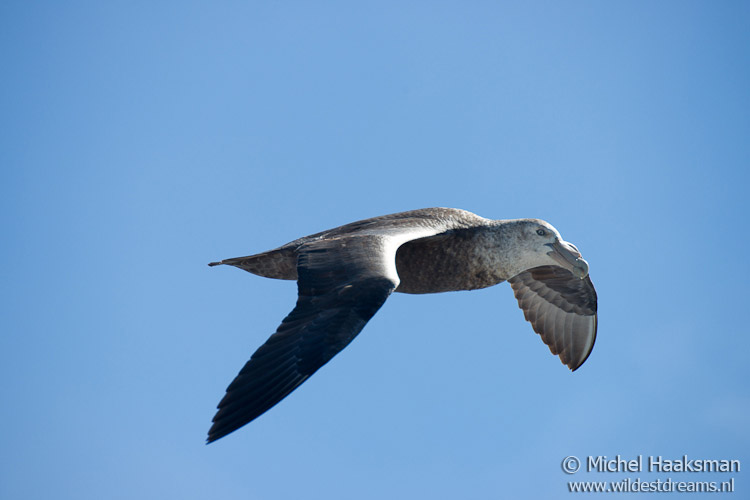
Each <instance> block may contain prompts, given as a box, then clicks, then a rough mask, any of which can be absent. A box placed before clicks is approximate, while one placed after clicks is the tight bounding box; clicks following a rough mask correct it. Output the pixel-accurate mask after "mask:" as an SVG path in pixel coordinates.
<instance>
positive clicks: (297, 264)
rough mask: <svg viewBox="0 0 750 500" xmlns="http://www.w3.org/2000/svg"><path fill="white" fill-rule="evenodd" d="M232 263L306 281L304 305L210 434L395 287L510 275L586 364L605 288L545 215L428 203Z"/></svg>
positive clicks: (224, 428) (282, 393)
mask: <svg viewBox="0 0 750 500" xmlns="http://www.w3.org/2000/svg"><path fill="white" fill-rule="evenodd" d="M221 264H226V265H230V266H234V267H238V268H240V269H243V270H245V271H248V272H251V273H253V274H257V275H259V276H263V277H266V278H276V279H285V280H296V281H297V293H298V297H297V304H296V306H295V307H294V309H293V310H292V312H290V313H289V315H288V316H287V317H286V318H284V320H283V321H282V322H281V325H279V327H278V329H277V330H276V333H274V334H273V335H271V337H269V339H268V340H267V341H266V343H265V344H263V345H262V346H260V347H259V348H258V350H257V351H255V353H254V354H253V355H252V357H251V358H250V361H248V362H247V363H246V364H245V366H244V367H243V368H242V370H240V373H239V374H238V375H237V377H236V378H235V379H234V381H232V383H231V384H230V385H229V387H228V388H227V391H226V394H225V396H224V398H223V399H222V400H221V402H220V403H219V405H218V412H217V413H216V416H214V418H213V426H212V427H211V429H210V430H209V431H208V442H209V443H210V442H212V441H216V440H217V439H219V438H221V437H223V436H226V435H227V434H229V433H230V432H232V431H235V430H237V429H239V428H240V427H242V426H243V425H245V424H247V423H249V422H251V421H252V420H254V419H255V418H257V417H259V416H260V415H262V414H263V413H265V412H266V411H268V410H269V409H270V408H271V407H273V406H274V405H275V404H276V403H278V402H279V401H281V400H282V399H283V398H285V397H286V396H287V395H289V393H291V392H292V391H293V390H294V389H296V388H297V387H299V385H300V384H302V383H303V382H304V381H305V380H307V379H308V378H309V377H310V376H311V375H312V374H313V373H315V372H316V371H317V370H318V369H319V368H320V367H321V366H323V365H324V364H326V363H327V362H328V361H329V360H330V359H331V358H332V357H334V356H335V355H336V354H338V352H339V351H341V350H342V349H343V348H344V347H346V346H347V345H348V344H349V342H351V341H352V340H353V339H354V337H356V336H357V334H358V333H359V332H360V331H361V330H362V328H363V327H364V326H365V324H366V323H367V322H368V321H369V320H370V318H372V317H373V315H374V314H375V313H376V312H377V311H378V309H380V307H381V306H382V305H383V303H384V302H385V300H386V299H387V298H388V296H390V294H391V293H392V292H402V293H413V294H422V293H438V292H449V291H457V290H475V289H479V288H486V287H489V286H492V285H496V284H498V283H501V282H503V281H508V282H509V283H510V285H511V287H512V288H513V292H514V294H515V297H516V299H517V300H518V305H519V307H520V308H521V309H522V310H523V312H524V316H525V318H526V320H528V321H529V322H530V323H531V325H532V327H533V329H534V331H535V332H536V333H538V334H539V335H540V336H541V338H542V340H543V341H544V343H545V344H547V346H548V347H549V349H550V351H552V354H556V355H558V356H559V357H560V360H561V361H562V362H563V364H565V365H567V366H568V367H569V368H570V369H571V370H576V369H577V368H578V367H580V366H581V365H582V364H583V362H584V361H586V358H588V356H589V354H590V353H591V349H592V348H593V346H594V340H595V339H596V328H597V313H596V309H597V305H596V291H595V290H594V286H593V284H592V283H591V279H590V278H589V276H588V270H589V266H588V264H587V262H586V261H585V260H583V258H582V257H581V253H580V252H579V251H578V249H577V248H576V247H575V245H573V244H571V243H568V242H566V241H564V240H563V239H562V237H561V236H560V233H559V232H558V231H557V229H555V228H554V227H552V225H550V224H549V223H547V222H545V221H543V220H540V219H510V220H491V219H485V218H483V217H480V216H478V215H475V214H473V213H471V212H467V211H465V210H459V209H454V208H425V209H421V210H412V211H408V212H401V213H396V214H391V215H384V216H380V217H374V218H371V219H365V220H362V221H358V222H352V223H350V224H346V225H344V226H340V227H337V228H334V229H329V230H328V231H323V232H320V233H316V234H313V235H310V236H305V237H304V238H300V239H297V240H294V241H292V242H290V243H287V244H286V245H283V246H281V247H279V248H276V249H274V250H269V251H268V252H263V253H259V254H256V255H250V256H248V257H237V258H233V259H226V260H222V261H220V262H212V263H210V264H209V266H217V265H221Z"/></svg>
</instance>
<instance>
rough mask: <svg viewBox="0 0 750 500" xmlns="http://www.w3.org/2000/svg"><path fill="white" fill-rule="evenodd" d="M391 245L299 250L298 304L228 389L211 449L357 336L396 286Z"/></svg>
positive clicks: (374, 242)
mask: <svg viewBox="0 0 750 500" xmlns="http://www.w3.org/2000/svg"><path fill="white" fill-rule="evenodd" d="M391 240H392V238H388V237H386V236H376V235H361V236H351V237H347V238H340V239H333V240H320V241H316V242H313V243H308V244H305V245H304V246H303V247H301V248H300V250H299V257H298V262H297V273H298V298H297V305H296V307H295V308H294V309H293V310H292V312H291V313H289V315H288V316H287V317H286V318H284V320H283V321H282V322H281V325H280V326H279V328H278V329H277V330H276V333H274V334H273V335H271V337H270V338H269V339H268V340H267V341H266V343H265V344H263V345H262V346H261V347H260V348H259V349H258V350H257V351H255V354H253V355H252V357H251V358H250V361H248V362H247V363H246V364H245V367H244V368H242V370H241V371H240V373H239V375H237V377H236V378H235V379H234V381H233V382H232V383H231V384H230V385H229V387H228V388H227V393H226V395H225V396H224V398H223V399H222V400H221V402H220V403H219V406H218V410H219V411H218V412H217V413H216V416H215V417H214V419H213V422H214V423H213V426H212V427H211V429H210V430H209V432H208V442H211V441H215V440H217V439H219V438H221V437H223V436H225V435H227V434H229V433H230V432H232V431H234V430H236V429H238V428H240V427H242V426H243V425H245V424H247V423H248V422H250V421H252V420H253V419H255V418H256V417H258V416H260V415H261V414H263V413H264V412H265V411H267V410H268V409H270V408H271V407H272V406H274V405H275V404H276V403H278V402H279V401H281V400H282V399H283V398H284V397H286V396H287V395H288V394H289V393H291V392H292V391H293V390H294V389H296V388H297V387H298V386H299V385H300V384H302V383H303V382H304V381H305V380H307V379H308V378H309V377H310V376H311V375H312V374H313V373H315V372H316V371H317V370H318V369H319V368H320V367H321V366H323V365H324V364H326V363H327V362H328V361H329V360H330V359H331V358H332V357H333V356H335V355H336V354H337V353H338V352H339V351H341V350H342V349H343V348H344V347H346V346H347V345H348V344H349V342H351V341H352V340H353V339H354V337H356V336H357V334H358V333H359V332H360V331H361V330H362V328H363V327H364V326H365V324H366V323H367V322H368V321H369V320H370V318H371V317H372V316H373V315H374V314H375V313H376V312H377V311H378V309H380V306H382V305H383V303H384V302H385V300H386V299H387V298H388V296H389V295H390V294H391V292H392V291H393V290H394V289H395V288H396V286H398V276H397V275H396V274H395V264H394V261H395V248H393V246H392V245H393V241H391Z"/></svg>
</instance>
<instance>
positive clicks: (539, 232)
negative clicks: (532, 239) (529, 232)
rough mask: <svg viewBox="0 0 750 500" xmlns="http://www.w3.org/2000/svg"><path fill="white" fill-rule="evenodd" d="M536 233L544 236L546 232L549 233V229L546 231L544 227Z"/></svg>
mask: <svg viewBox="0 0 750 500" xmlns="http://www.w3.org/2000/svg"><path fill="white" fill-rule="evenodd" d="M536 234H538V235H539V236H544V235H545V234H547V231H545V230H544V229H537V230H536Z"/></svg>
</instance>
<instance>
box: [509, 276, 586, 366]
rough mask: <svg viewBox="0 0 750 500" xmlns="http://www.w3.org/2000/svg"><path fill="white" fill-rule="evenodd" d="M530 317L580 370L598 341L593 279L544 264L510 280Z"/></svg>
mask: <svg viewBox="0 0 750 500" xmlns="http://www.w3.org/2000/svg"><path fill="white" fill-rule="evenodd" d="M508 282H509V283H510V285H511V287H513V293H514V294H515V296H516V299H517V300H518V306H519V307H520V308H521V309H523V314H524V316H525V317H526V320H527V321H529V322H530V323H531V325H532V327H533V328H534V331H535V332H536V333H538V334H539V335H541V337H542V340H543V341H544V343H545V344H547V346H549V349H550V351H552V354H557V355H558V356H560V360H561V361H562V362H563V364H565V365H567V366H568V368H570V369H571V370H576V369H577V368H578V367H579V366H581V365H582V364H583V362H584V361H586V358H588V357H589V354H590V353H591V349H593V347H594V341H595V340H596V321H597V317H596V290H594V285H593V284H592V283H591V279H590V278H589V277H588V276H586V277H585V278H583V279H580V278H577V277H575V276H574V275H573V273H571V272H570V271H568V270H567V269H563V268H562V267H558V266H541V267H535V268H533V269H529V270H528V271H524V272H522V273H521V274H519V275H517V276H514V277H513V278H511V279H510V280H508Z"/></svg>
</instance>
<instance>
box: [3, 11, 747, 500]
mask: <svg viewBox="0 0 750 500" xmlns="http://www.w3.org/2000/svg"><path fill="white" fill-rule="evenodd" d="M749 19H750V8H748V4H747V3H746V2H731V1H727V2H708V1H704V2H696V1H690V2H682V1H680V2H658V3H655V2H627V3H623V2H620V3H614V2H593V1H592V2H584V1H577V2H524V3H523V4H521V3H520V2H517V3H510V2H409V3H408V4H406V3H405V2H372V3H370V2H278V1H276V2H211V3H209V2H205V3H198V2H192V3H190V2H65V3H57V2H35V3H31V2H4V3H3V5H2V6H0V57H1V58H2V59H1V60H2V66H3V78H2V80H1V81H0V90H1V92H0V107H1V108H0V109H2V113H0V127H1V129H0V132H2V133H1V134H0V165H2V169H0V175H2V182H0V209H1V210H0V221H2V226H1V227H2V233H3V238H2V241H3V244H2V245H0V257H2V261H3V262H4V266H3V270H2V283H3V286H2V287H1V288H0V294H2V297H1V298H2V300H0V311H2V313H1V314H0V322H1V323H0V325H1V330H2V332H3V333H2V336H0V352H1V353H2V355H3V362H2V364H0V373H1V374H2V377H3V380H5V383H4V384H2V393H1V394H2V400H3V404H2V405H1V408H0V422H1V423H2V424H3V428H4V429H5V438H4V443H3V446H2V448H1V449H0V497H3V498H63V499H67V498H75V499H87V498H91V499H94V498H112V499H118V498H122V499H129V498H145V499H149V498H164V497H167V496H169V497H173V498H217V497H221V498H243V499H247V498H253V499H254V498H258V499H269V498H274V499H298V498H302V497H312V498H330V499H344V498H346V499H350V498H358V499H370V498H372V499H382V498H414V497H415V496H417V495H418V496H419V497H421V498H431V499H455V498H506V497H507V498H554V497H562V496H563V495H565V494H567V493H566V492H567V486H566V483H567V481H568V480H569V479H571V478H573V479H582V480H585V479H593V480H618V479H621V478H623V477H630V478H632V479H635V478H636V477H641V478H643V479H654V478H662V479H663V478H664V477H665V475H664V474H601V473H585V472H581V473H579V474H576V475H575V476H567V475H566V474H564V473H563V472H562V471H561V468H560V462H561V460H562V459H563V458H564V457H566V456H568V455H576V456H579V457H584V458H585V457H586V456H589V455H592V456H598V455H606V456H609V457H614V456H615V455H617V454H620V455H622V456H623V457H628V458H631V457H634V456H637V455H639V454H640V455H644V456H649V455H661V456H664V457H666V458H677V457H681V456H682V455H684V454H687V455H689V456H690V457H692V458H709V459H722V458H726V459H739V460H741V461H742V465H743V466H750V455H749V454H748V450H750V431H749V429H750V425H749V424H750V417H748V415H750V388H749V386H748V380H750V369H749V368H748V366H749V364H748V361H747V352H748V349H749V348H750V340H749V338H750V337H749V335H748V334H749V333H750V332H749V331H748V326H747V322H746V321H745V320H744V311H745V310H746V308H747V299H748V294H747V288H746V284H745V282H744V281H745V279H746V277H747V276H748V272H749V271H750V269H749V268H750V266H748V263H747V259H746V255H747V246H748V242H749V241H750V238H749V237H748V228H747V223H746V220H745V219H746V216H747V214H748V208H749V204H748V192H747V191H748V185H749V184H750V183H749V179H748V166H749V165H750V140H748V139H749V138H750V93H749V92H748V89H750V70H749V68H750V35H749V33H750V32H749V31H748V29H747V26H748V20H749ZM430 206H447V207H456V208H463V209H467V210H470V211H473V212H475V213H478V214H479V215H482V216H484V217H489V218H497V219H506V218H517V217H539V218H543V219H545V220H547V221H549V222H550V223H552V224H553V225H555V227H557V229H559V230H560V232H561V233H562V235H563V236H564V237H565V239H566V240H568V241H571V242H573V243H575V244H576V245H577V246H578V247H579V248H580V249H581V251H582V253H583V255H584V257H585V258H586V259H587V260H588V262H589V264H590V266H591V277H592V280H593V281H594V284H595V285H596V288H597V291H598V294H599V314H600V316H599V318H600V319H599V336H598V339H597V343H596V346H595V348H594V351H593V353H592V355H591V357H590V358H589V359H588V361H587V362H586V364H585V365H584V366H583V367H582V368H581V369H580V370H578V371H577V372H576V373H570V372H569V371H568V370H567V369H566V368H565V367H564V366H563V365H562V364H561V363H560V362H559V361H558V360H557V359H556V358H555V357H553V356H552V355H551V354H550V353H549V351H548V349H547V348H546V347H545V346H544V345H543V343H542V342H541V341H540V339H539V338H538V336H537V335H535V334H534V333H533V331H532V330H531V327H530V326H529V325H528V324H527V323H526V322H525V321H524V319H523V314H522V312H521V311H520V310H519V309H518V307H517V304H516V303H515V301H514V299H513V295H512V292H511V290H510V287H508V285H507V284H502V285H499V286H497V287H493V288H489V289H486V290H480V291H473V292H460V293H449V294H438V295H424V296H408V295H403V294H395V295H393V296H392V297H391V298H390V299H389V301H388V302H387V303H386V304H385V306H384V307H383V308H382V309H381V311H380V312H379V313H378V314H377V315H376V316H375V317H374V318H373V320H372V321H371V322H370V323H369V324H368V326H367V327H366V328H365V330H364V331H363V332H362V334H361V335H360V336H359V337H357V339H356V340H355V341H354V342H353V343H352V344H351V345H350V346H349V347H348V348H347V349H346V350H345V351H343V352H342V353H341V354H340V355H339V356H337V357H336V358H334V359H333V360H332V361H331V362H330V363H329V364H328V365H326V366H325V367H324V368H323V369H321V370H320V371H319V372H318V373H317V374H316V375H315V376H314V377H312V378H311V379H310V380H309V381H308V382H306V383H305V384H304V385H303V386H302V387H301V388H300V389H299V390H297V391H296V392H295V393H294V394H293V395H292V396H290V397H289V398H287V399H286V400H284V401H283V402H282V403H281V404H279V405H278V406H277V407H275V408H273V409H272V410H271V411H269V412H268V413H267V414H265V415H264V416H262V417H261V418H259V419H258V420H256V421H255V422H253V423H251V424H250V425H248V426H246V427H244V428H242V429H241V430H239V431H237V432H235V433H233V434H231V435H230V436H228V437H226V438H224V439H222V440H220V441H218V442H216V443H214V444H211V445H210V446H206V445H205V444H204V439H205V436H206V431H207V430H208V428H209V425H210V421H211V418H212V416H213V414H214V411H215V406H216V404H217V403H218V401H219V399H220V398H221V397H222V395H223V393H224V390H225V388H226V386H227V385H228V384H229V382H230V381H231V380H232V378H233V377H234V376H235V374H236V373H237V371H238V370H239V369H240V368H241V367H242V365H243V364H244V362H245V361H246V360H247V359H248V357H249V355H250V354H251V353H252V352H253V351H254V350H255V348H256V347H258V346H259V345H260V344H262V343H263V342H264V341H265V339H266V338H267V337H268V336H269V335H270V334H271V333H272V332H273V331H274V330H275V328H276V326H277V325H278V323H279V322H280V321H281V319H282V318H283V317H284V316H285V315H286V314H287V313H288V312H289V311H290V310H291V308H292V307H293V304H294V301H295V293H296V288H295V285H294V283H291V282H284V281H275V280H267V279H263V278H260V277H256V276H253V275H250V274H247V273H243V272H241V271H239V270H237V269H233V268H213V269H212V268H209V267H207V266H206V264H207V263H208V262H210V261H213V260H217V259H221V258H228V257H235V256H240V255H248V254H252V253H257V252H260V251H264V250H268V249H270V248H274V247H276V246H279V245H281V244H283V243H286V242H287V241H290V240H292V239H295V238H297V237H300V236H303V235H306V234H311V233H314V232H317V231H320V230H323V229H327V228H330V227H334V226H337V225H340V224H343V223H346V222H350V221H354V220H358V219H362V218H366V217H371V216H375V215H382V214H386V213H392V212H398V211H402V210H409V209H414V208H422V207H430ZM728 477H729V476H727V475H726V474H716V475H711V474H683V475H675V476H674V477H673V479H676V480H706V479H711V480H725V479H727V478H728ZM734 477H735V478H736V483H737V486H736V488H737V493H735V495H734V496H732V497H733V498H734V497H735V496H736V498H744V497H745V496H746V495H748V494H749V493H748V492H749V491H750V489H748V486H747V483H748V480H747V477H748V476H747V473H746V472H745V471H742V472H741V473H738V474H735V475H734ZM697 497H699V496H691V498H697Z"/></svg>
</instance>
